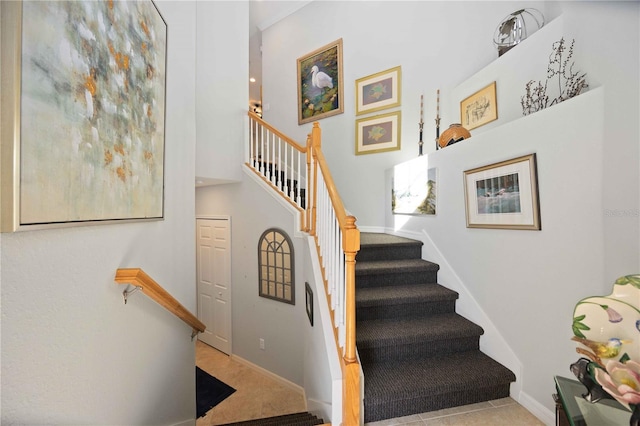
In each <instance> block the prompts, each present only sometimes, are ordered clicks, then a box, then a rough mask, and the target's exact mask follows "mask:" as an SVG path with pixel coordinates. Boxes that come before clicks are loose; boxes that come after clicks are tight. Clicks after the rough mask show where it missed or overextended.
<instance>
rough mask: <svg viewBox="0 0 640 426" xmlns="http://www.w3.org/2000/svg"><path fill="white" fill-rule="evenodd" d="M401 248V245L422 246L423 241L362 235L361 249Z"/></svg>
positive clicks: (378, 234) (379, 235)
mask: <svg viewBox="0 0 640 426" xmlns="http://www.w3.org/2000/svg"><path fill="white" fill-rule="evenodd" d="M389 245H393V246H396V247H397V246H399V245H420V246H422V241H418V240H412V239H411V238H404V237H399V236H397V235H391V234H382V233H375V232H361V233H360V247H361V248H367V247H380V246H389Z"/></svg>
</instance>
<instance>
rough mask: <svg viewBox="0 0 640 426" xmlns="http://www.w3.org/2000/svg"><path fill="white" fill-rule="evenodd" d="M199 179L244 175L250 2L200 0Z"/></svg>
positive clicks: (215, 180)
mask: <svg viewBox="0 0 640 426" xmlns="http://www.w3.org/2000/svg"><path fill="white" fill-rule="evenodd" d="M196 9H197V40H196V46H197V48H196V49H197V55H196V87H197V93H196V113H197V148H196V149H197V155H196V177H197V178H198V180H201V181H203V183H204V184H213V183H220V182H228V181H239V180H240V179H241V170H242V169H241V166H242V155H243V153H244V139H243V137H244V128H245V124H244V120H245V116H246V111H247V100H248V99H249V2H247V1H200V2H197V5H196Z"/></svg>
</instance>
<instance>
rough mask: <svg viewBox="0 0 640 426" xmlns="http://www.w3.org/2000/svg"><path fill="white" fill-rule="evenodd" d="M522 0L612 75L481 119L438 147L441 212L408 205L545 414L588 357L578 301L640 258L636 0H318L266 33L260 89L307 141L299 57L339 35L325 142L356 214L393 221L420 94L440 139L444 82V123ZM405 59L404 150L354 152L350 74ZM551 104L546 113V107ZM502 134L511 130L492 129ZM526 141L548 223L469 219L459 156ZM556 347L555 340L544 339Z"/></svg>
mask: <svg viewBox="0 0 640 426" xmlns="http://www.w3.org/2000/svg"><path fill="white" fill-rule="evenodd" d="M522 7H536V8H538V9H540V10H542V11H543V13H544V14H545V17H546V18H547V21H551V20H552V19H553V18H556V17H558V16H560V15H562V17H563V18H562V19H563V22H564V24H563V25H564V27H563V28H564V29H563V31H564V32H566V35H567V37H566V38H567V39H569V40H570V39H572V38H575V39H576V46H575V49H576V54H575V56H574V58H575V60H576V63H577V66H578V69H581V70H583V71H584V72H587V81H588V82H589V84H590V85H591V88H592V89H593V88H597V87H600V88H601V90H600V91H599V92H598V91H595V90H594V91H592V93H587V94H586V95H583V96H586V97H585V98H583V99H576V100H574V101H570V102H568V103H566V105H559V106H557V107H554V109H549V110H547V111H543V112H540V113H538V114H541V115H540V116H538V117H533V116H531V117H530V118H527V119H522V120H518V122H519V123H520V124H517V125H516V124H515V123H516V122H515V121H514V122H513V123H509V124H505V123H504V122H500V123H494V124H492V125H491V126H487V128H486V129H483V131H478V132H473V133H474V136H473V138H472V139H471V140H469V141H467V143H466V144H465V145H460V144H459V145H460V146H457V145H456V146H453V147H450V148H447V150H449V151H447V150H443V151H439V152H438V153H435V154H438V156H440V157H441V158H444V157H446V158H447V159H448V160H446V161H445V160H441V161H442V162H441V164H442V167H441V169H442V170H441V177H440V180H441V182H440V186H439V188H438V190H439V195H438V197H439V203H441V205H439V212H438V215H437V216H436V217H434V218H423V219H411V220H410V222H409V224H407V225H405V227H404V228H402V229H403V230H405V231H406V232H415V233H416V234H419V233H420V232H422V230H426V231H427V232H428V233H429V235H430V236H431V237H432V238H433V240H434V242H435V244H436V247H437V248H438V249H439V250H440V251H441V253H442V254H443V256H444V258H445V260H446V261H448V262H449V263H450V264H451V266H452V268H453V272H454V273H457V274H458V276H459V278H460V279H461V281H462V284H463V285H465V286H466V287H467V289H468V291H469V294H470V296H472V297H473V298H475V300H476V301H477V302H478V306H477V307H476V308H477V309H479V310H480V311H483V312H484V313H486V314H487V316H488V317H489V318H490V319H491V321H492V322H493V325H495V326H496V327H497V330H498V332H499V333H500V334H501V335H502V336H503V337H504V338H505V339H506V342H507V343H508V344H509V345H510V347H511V348H512V349H513V351H514V352H515V354H516V355H517V357H519V358H520V361H521V363H522V368H523V374H522V383H521V384H520V385H521V386H522V390H523V393H522V395H521V397H522V399H523V400H525V402H526V403H527V405H528V406H529V407H531V408H532V409H534V410H536V412H537V413H538V414H541V415H542V416H543V417H544V416H546V415H550V413H551V409H552V408H553V402H552V400H551V397H550V394H551V393H552V392H553V391H554V389H553V375H554V374H561V375H566V376H570V374H571V373H570V372H569V364H570V363H571V362H573V361H574V360H575V359H577V357H578V356H577V354H575V352H574V348H575V346H574V344H573V343H572V342H571V341H570V340H569V338H570V337H571V313H572V309H573V306H574V305H575V303H576V302H577V301H578V300H579V299H581V298H582V297H586V296H589V295H592V294H608V293H609V292H610V291H611V283H612V281H613V280H614V279H615V278H616V277H618V276H621V275H626V274H630V273H636V272H637V271H638V269H639V268H640V253H639V251H640V250H639V239H638V236H639V235H640V221H639V217H638V214H637V212H638V211H639V210H638V209H639V207H640V201H639V197H638V194H639V193H640V189H639V185H640V179H639V176H640V175H639V161H638V160H639V158H640V144H639V132H638V123H637V119H638V115H639V112H638V108H639V107H638V105H639V102H638V80H639V79H638V76H639V67H638V56H639V55H638V52H639V50H640V49H639V48H638V40H639V34H638V25H637V24H638V21H639V5H638V3H637V2H545V3H542V2H511V3H508V2H313V3H311V4H309V5H308V6H306V7H305V8H303V9H301V10H300V11H298V12H297V13H295V14H294V15H292V16H290V17H288V18H287V19H285V20H283V21H281V22H279V23H277V24H275V25H273V26H272V27H270V28H268V29H266V30H265V31H264V32H263V81H264V87H263V100H264V105H265V110H264V114H265V119H266V120H267V121H268V122H270V123H271V124H273V125H275V126H276V127H277V128H278V129H280V130H282V131H283V132H284V133H285V134H288V135H289V136H291V137H293V138H294V139H296V140H298V141H304V139H305V135H306V134H307V133H308V132H309V131H310V128H311V125H310V124H309V125H303V126H298V124H297V114H296V108H297V93H296V85H295V84H296V83H295V81H296V75H295V74H296V66H295V64H296V60H297V58H299V57H300V56H303V55H305V54H307V53H309V52H311V51H313V50H315V49H316V48H318V47H320V46H323V45H325V44H327V43H329V42H331V41H333V40H336V39H338V38H342V39H343V44H344V84H345V86H344V88H345V99H344V101H345V113H344V114H341V115H337V116H333V117H330V118H327V119H324V120H321V121H320V126H321V128H322V131H323V151H324V152H325V156H326V157H327V159H328V162H329V164H330V167H331V170H332V173H333V176H334V179H335V181H336V184H337V186H338V190H339V191H340V194H341V196H342V198H343V199H344V201H345V206H346V208H347V209H349V210H350V211H351V212H352V213H353V214H354V215H355V216H356V217H357V218H358V225H359V226H360V227H365V228H366V227H370V228H372V229H376V228H377V229H384V228H385V227H387V228H389V229H394V227H395V223H393V222H390V221H389V220H386V219H385V214H387V213H388V211H389V209H390V202H389V200H388V195H389V194H388V193H387V188H388V186H387V185H385V183H386V182H385V170H387V169H389V168H391V167H392V166H394V165H396V164H399V163H401V162H403V161H405V160H409V159H411V158H415V157H416V156H417V152H418V145H417V138H418V128H417V127H418V126H417V123H418V121H419V117H418V114H419V98H420V94H422V93H424V95H425V110H426V113H425V135H426V136H425V147H426V152H427V153H429V152H432V151H433V150H434V147H435V146H434V145H435V143H433V144H432V143H430V142H429V141H430V140H431V141H433V139H432V138H433V136H432V135H434V134H435V129H434V124H433V120H432V117H434V116H435V92H436V89H438V88H440V89H441V111H443V116H442V122H441V129H444V128H446V127H447V126H448V124H449V123H452V122H458V120H459V116H458V115H457V114H455V113H454V111H457V107H456V106H457V105H458V102H459V101H460V100H461V99H457V98H454V96H453V93H454V91H455V88H456V87H457V86H458V85H459V84H461V83H463V82H464V81H465V80H467V79H468V78H470V77H471V76H473V75H474V74H475V73H476V72H478V71H480V70H482V69H483V68H484V67H485V66H487V65H489V64H490V63H492V62H493V61H495V60H496V58H497V54H496V51H495V49H494V47H493V45H492V42H491V40H492V36H493V31H494V29H495V27H496V26H497V24H498V22H500V20H501V19H502V18H503V17H504V16H506V15H507V14H508V13H510V12H512V11H514V10H517V9H520V8H522ZM317 28H321V30H316V29H317ZM522 47H524V45H523V46H522ZM548 49H549V53H550V49H551V46H550V45H549V46H548ZM513 52H515V49H514V51H513ZM513 52H510V53H513ZM510 53H507V55H509V54H510ZM547 57H548V53H547V54H545V56H544V57H543V59H542V65H543V67H544V66H545V64H546V61H547ZM538 59H539V58H538ZM530 60H531V61H536V59H535V58H531V59H530ZM523 61H527V62H526V63H528V61H529V59H528V58H523ZM537 62H539V61H536V63H537ZM283 64H284V65H283ZM397 65H401V66H402V90H403V93H402V94H403V102H402V105H403V106H402V108H401V110H402V113H403V117H402V119H403V124H402V149H401V150H400V151H395V152H389V153H383V154H371V155H362V156H355V154H354V143H355V142H354V133H355V130H354V123H355V119H356V117H355V113H354V109H355V108H354V89H353V86H354V84H353V82H354V81H355V80H356V79H358V78H360V77H364V76H366V75H369V74H372V73H375V72H378V71H381V70H384V69H387V68H390V67H393V66H397ZM531 66H533V63H531ZM545 71H546V68H544V69H542V70H541V71H540V76H539V77H538V78H539V79H544V78H545ZM515 73H516V75H517V73H518V72H517V71H516V72H515ZM530 78H532V77H530V76H529V75H528V74H527V75H523V81H522V83H521V86H522V89H521V90H522V93H520V92H516V93H513V94H512V97H515V98H517V100H518V101H519V98H520V96H521V95H522V94H523V93H524V85H525V83H526V82H527V81H528V80H529V79H530ZM480 87H483V86H479V87H478V88H480ZM498 90H500V87H499V88H498ZM596 98H601V99H596ZM571 102H573V103H571ZM591 102H593V104H592V103H591ZM267 104H268V105H269V108H268V109H267V108H266V105H267ZM500 105H502V103H501V104H500ZM515 105H516V106H518V105H519V104H518V103H517V102H516V103H515ZM499 108H500V106H499ZM593 108H596V109H593ZM545 116H547V117H549V119H550V121H549V122H546V121H543V122H539V121H538V120H540V119H541V117H545ZM358 118H359V117H358ZM549 123H552V124H549ZM517 126H523V127H517ZM498 136H499V137H500V138H503V139H496V140H494V137H498ZM504 138H506V139H504ZM507 139H511V140H512V141H513V143H508V142H507ZM528 152H538V153H539V155H540V157H539V161H540V163H539V169H538V171H539V174H540V180H541V182H540V191H541V204H542V207H541V208H542V226H543V230H542V231H540V232H534V231H527V232H524V231H491V230H471V229H467V228H466V227H465V224H464V203H463V197H462V192H461V188H460V185H461V184H462V171H463V170H466V169H468V168H472V167H476V166H481V165H484V164H490V163H492V162H496V161H500V160H504V159H507V158H510V157H513V156H515V155H516V154H517V153H522V154H525V153H528ZM454 153H459V155H457V156H455V155H454ZM447 177H450V179H452V180H451V181H450V183H449V184H448V185H452V186H450V187H449V188H447V181H448V179H447ZM440 207H442V208H440ZM426 255H427V257H428V256H429V254H428V253H427V254H426ZM443 284H444V285H445V286H446V285H447V283H446V282H443ZM481 325H482V324H481ZM547 346H548V347H551V348H553V350H552V351H551V352H549V351H543V350H541V349H544V348H546V347H547Z"/></svg>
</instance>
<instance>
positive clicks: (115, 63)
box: [0, 0, 167, 232]
mask: <svg viewBox="0 0 640 426" xmlns="http://www.w3.org/2000/svg"><path fill="white" fill-rule="evenodd" d="M111 6H113V7H111ZM111 6H110V5H109V4H107V3H103V2H95V1H76V2H69V3H64V2H26V1H25V2H0V7H1V8H2V26H1V31H2V36H1V40H2V49H1V54H2V67H3V69H2V104H1V105H0V109H1V111H2V114H1V115H2V124H1V129H2V134H1V138H2V142H1V150H2V168H1V170H2V199H1V211H2V217H1V224H0V231H2V232H15V231H21V230H33V229H44V228H52V227H70V226H82V225H96V224H107V223H122V222H126V221H148V220H162V219H163V218H164V146H165V131H164V129H165V110H166V109H165V97H166V96H165V94H166V72H165V70H166V62H167V24H166V22H165V21H164V18H163V17H162V15H161V14H160V11H159V10H158V9H157V8H156V5H155V4H154V3H153V1H152V0H136V1H131V2H128V3H127V4H126V5H125V4H124V3H119V2H117V3H114V4H113V5H111ZM72 16H74V18H73V19H72V18H71V17H72ZM80 18H82V19H80ZM110 21H112V22H117V23H118V24H117V25H114V26H113V27H112V29H111V30H110V32H109V35H107V34H105V33H104V32H102V33H101V32H99V31H96V29H97V28H99V25H100V23H101V22H110ZM50 28H56V29H57V30H58V31H49V29H50ZM81 33H82V35H81ZM54 51H55V52H57V53H56V54H55V55H53V54H52V53H51V52H54ZM134 55H135V57H136V58H137V59H136V60H135V61H134V60H133V59H132V57H133V56H134Z"/></svg>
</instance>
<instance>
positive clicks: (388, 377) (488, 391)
mask: <svg viewBox="0 0 640 426" xmlns="http://www.w3.org/2000/svg"><path fill="white" fill-rule="evenodd" d="M363 370H364V375H365V390H364V411H365V413H364V417H365V422H366V423H369V422H375V421H378V420H383V419H389V418H394V417H402V416H407V415H410V414H417V413H424V412H429V411H435V410H440V409H443V408H449V407H456V406H460V405H467V404H473V403H477V402H483V401H489V400H493V399H499V398H505V397H508V396H509V386H510V383H511V382H513V381H515V376H514V374H513V373H512V372H511V371H510V370H509V369H507V368H505V367H503V366H502V365H500V364H499V363H497V362H496V361H494V360H493V359H491V358H489V357H488V356H486V355H484V354H483V353H482V352H480V351H469V352H459V353H456V354H450V355H447V356H442V357H429V358H423V359H421V360H412V361H405V362H396V363H393V362H385V363H377V364H375V365H370V366H366V367H364V366H363Z"/></svg>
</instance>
